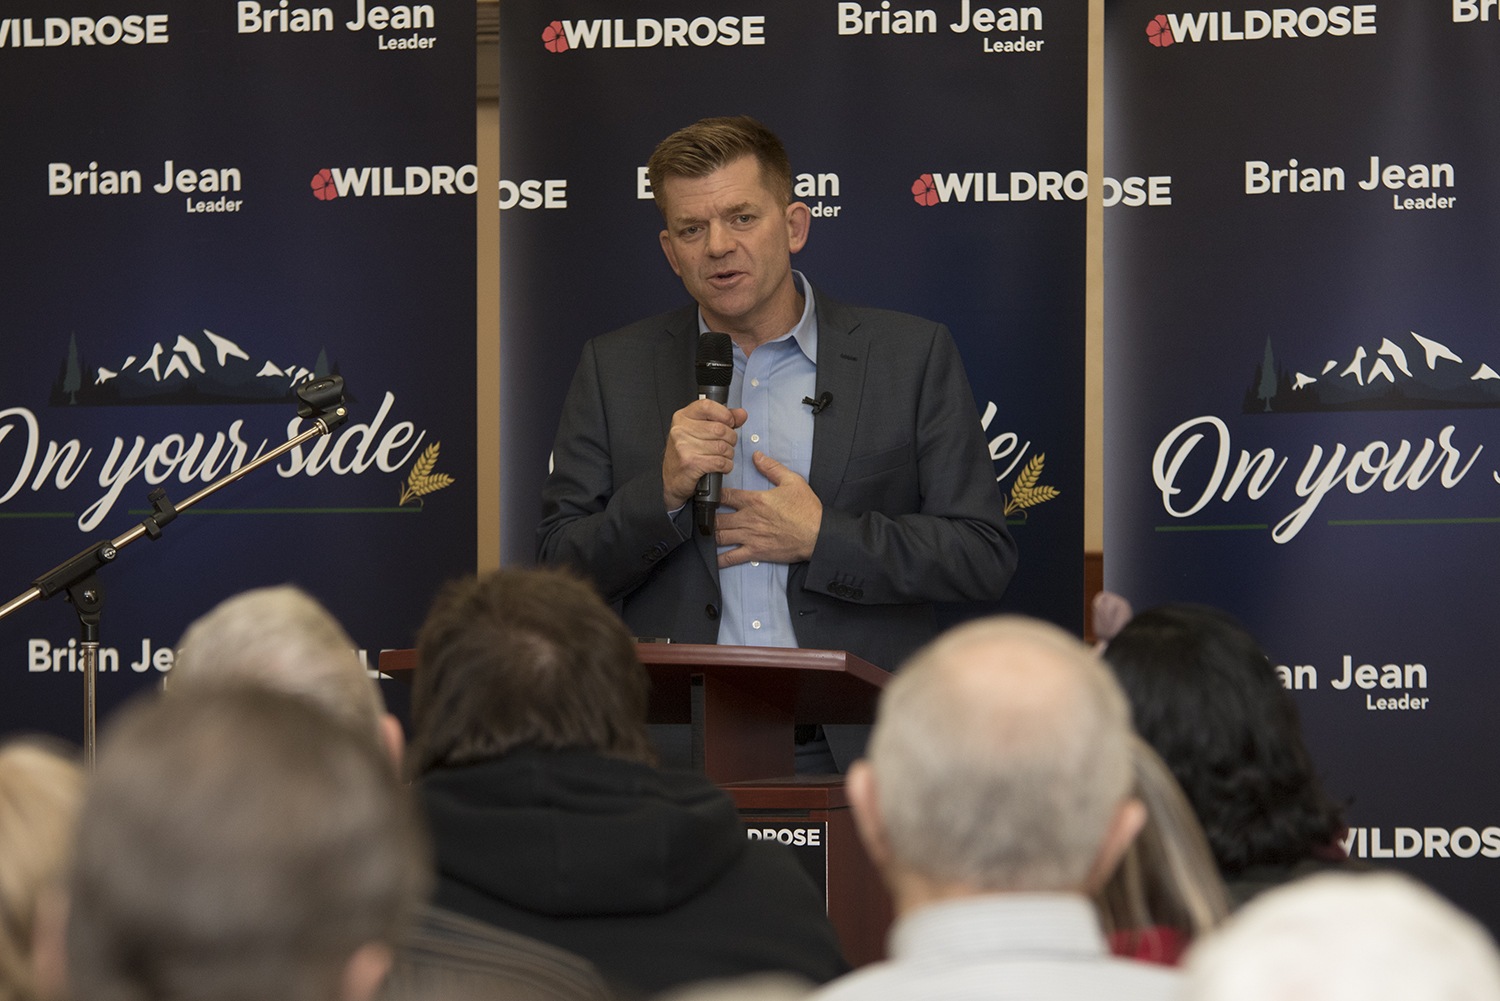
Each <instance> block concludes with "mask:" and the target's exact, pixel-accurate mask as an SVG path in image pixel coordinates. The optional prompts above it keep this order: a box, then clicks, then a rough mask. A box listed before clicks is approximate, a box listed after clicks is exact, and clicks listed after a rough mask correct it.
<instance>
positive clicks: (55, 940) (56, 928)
mask: <svg viewBox="0 0 1500 1001" xmlns="http://www.w3.org/2000/svg"><path fill="white" fill-rule="evenodd" d="M31 973H32V979H33V981H34V982H35V984H36V990H37V996H38V997H42V998H64V997H67V996H68V895H67V893H66V892H65V891H64V890H63V889H62V887H60V886H50V887H47V888H46V889H44V890H43V891H42V892H41V895H40V896H38V897H37V902H36V916H35V917H34V918H33V919H32V931H31Z"/></svg>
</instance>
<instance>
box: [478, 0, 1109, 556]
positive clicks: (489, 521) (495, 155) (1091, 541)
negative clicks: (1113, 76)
mask: <svg viewBox="0 0 1500 1001" xmlns="http://www.w3.org/2000/svg"><path fill="white" fill-rule="evenodd" d="M1103 36H1104V0H1089V124H1088V171H1089V177H1090V178H1091V179H1093V181H1092V183H1091V184H1090V185H1089V190H1090V195H1089V202H1088V233H1087V241H1086V246H1087V251H1086V252H1087V256H1088V265H1087V275H1088V285H1087V288H1088V291H1087V295H1088V301H1087V306H1086V311H1085V318H1086V325H1087V364H1086V366H1085V372H1084V384H1085V392H1086V401H1087V402H1086V405H1085V434H1084V460H1085V470H1084V491H1085V497H1084V535H1083V542H1084V550H1085V551H1088V552H1099V551H1101V550H1102V549H1103V546H1104V513H1103V506H1104V485H1103V480H1104V442H1103V436H1104V433H1103V424H1104V387H1103V376H1104V338H1103V328H1104V320H1103V317H1104V265H1103V260H1104V252H1103V215H1104V211H1103V209H1102V207H1101V205H1100V196H1099V189H1100V184H1099V179H1100V178H1102V177H1103V176H1104V169H1103V166H1104V153H1103V150H1104V126H1103V104H1104V102H1103V91H1104V87H1103V74H1104V42H1103ZM479 57H480V59H481V60H484V59H490V60H498V58H499V55H498V49H497V48H495V47H493V46H486V45H483V44H482V45H481V46H480V49H479ZM481 76H483V74H481ZM477 135H478V147H479V148H478V153H477V155H478V159H477V160H476V161H475V162H476V163H477V164H478V166H479V190H480V192H481V194H480V197H479V200H478V202H479V205H478V209H479V220H478V239H479V336H478V351H477V356H476V359H475V361H476V365H475V371H476V373H477V379H478V386H477V393H478V400H479V436H478V441H479V467H478V474H479V485H478V486H479V490H478V496H479V510H478V519H479V552H478V564H477V565H478V568H479V569H480V570H485V569H489V568H492V567H495V566H497V565H498V564H499V561H500V428H499V425H500V403H499V372H500V335H499V331H500V313H499V309H500V293H499V288H500V235H499V233H500V227H499V218H500V212H499V206H498V204H497V199H498V193H497V191H496V185H497V183H498V182H499V179H500V175H499V159H500V110H499V103H498V102H497V101H496V100H494V99H493V98H492V97H490V96H482V97H481V99H480V100H479V106H478V129H477ZM485 192H488V193H489V194H488V196H486V195H485V194H484V193H485Z"/></svg>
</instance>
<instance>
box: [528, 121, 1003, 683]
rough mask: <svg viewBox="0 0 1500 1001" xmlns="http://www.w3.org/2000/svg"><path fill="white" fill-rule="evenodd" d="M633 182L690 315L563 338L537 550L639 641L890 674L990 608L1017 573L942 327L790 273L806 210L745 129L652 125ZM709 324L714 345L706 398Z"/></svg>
mask: <svg viewBox="0 0 1500 1001" xmlns="http://www.w3.org/2000/svg"><path fill="white" fill-rule="evenodd" d="M647 173H648V176H649V178H650V181H651V190H652V193H653V196H654V198H655V199H656V205H657V208H658V209H659V210H660V211H661V213H662V218H663V220H664V223H665V228H664V229H663V230H662V231H661V235H660V239H661V247H662V251H663V253H665V254H666V258H667V262H668V263H669V264H670V265H671V266H672V270H673V271H675V272H676V273H677V274H678V275H679V276H680V277H681V278H682V282H683V285H684V286H685V287H686V288H687V291H688V294H689V295H690V296H692V298H693V300H694V303H693V304H691V305H688V306H684V307H682V308H680V309H677V310H675V311H673V312H670V313H665V314H662V315H660V316H655V317H652V318H650V319H647V320H641V321H639V322H637V323H633V324H631V325H630V326H627V327H624V328H622V329H620V330H616V331H614V332H613V333H609V334H605V335H604V336H602V337H598V338H595V339H593V340H592V341H590V342H589V343H588V344H587V345H585V346H584V349H583V355H582V358H581V360H580V362H579V365H578V369H577V372H576V373H575V374H574V377H573V383H572V386H571V387H570V388H569V390H568V395H567V399H566V401H565V403H564V405H563V412H562V418H561V422H560V424H559V426H558V431H557V438H556V442H555V444H554V450H553V471H552V473H551V474H550V475H549V476H548V478H547V481H546V484H545V486H544V487H543V489H542V502H543V513H542V521H541V524H540V526H539V528H538V530H537V537H538V558H539V559H540V561H541V562H543V563H551V564H566V565H569V566H572V567H574V568H575V569H577V570H578V571H580V572H582V573H584V574H587V575H588V576H589V577H590V578H592V579H593V580H594V582H595V583H596V585H597V586H598V587H599V589H600V591H601V592H602V593H603V595H604V597H605V598H606V600H608V601H611V602H613V603H615V605H616V607H617V608H618V609H619V610H620V612H621V614H622V615H623V617H624V619H625V622H626V623H627V624H628V625H629V626H630V628H631V630H632V631H633V632H634V633H635V635H636V636H638V637H643V638H664V639H670V640H671V641H673V642H675V643H721V644H733V645H745V646H782V647H792V646H796V647H806V648H817V649H830V650H847V651H849V652H850V653H853V654H855V655H857V656H859V657H862V658H864V659H865V660H867V661H869V662H871V663H873V664H875V665H877V666H879V667H884V668H887V669H893V668H895V667H896V666H897V665H898V664H900V662H901V661H902V660H903V659H905V658H906V656H907V655H908V654H910V653H911V652H912V651H914V650H915V649H916V648H917V647H919V646H921V645H922V644H923V643H924V642H926V641H927V640H928V639H930V638H931V637H932V636H933V634H934V633H935V632H936V629H937V625H936V622H935V619H934V610H933V603H934V602H939V601H970V600H985V599H995V598H998V597H999V596H1000V595H1001V594H1002V593H1003V592H1004V590H1005V586H1006V584H1007V583H1008V582H1009V580H1010V577H1011V574H1012V572H1013V571H1014V569H1015V565H1016V550H1015V543H1014V542H1013V541H1012V539H1011V537H1010V534H1009V533H1008V532H1007V530H1006V528H1005V518H1004V513H1003V512H1004V505H1003V502H1002V500H1001V496H1000V491H999V488H998V486H997V485H996V482H995V471H994V466H993V463H992V462H991V461H990V458H989V453H988V450H987V448H986V446H985V442H984V437H983V434H982V432H981V428H980V424H979V415H978V413H977V411H976V409H975V406H974V397H973V391H972V390H971V389H970V387H969V382H968V379H967V377H966V376H965V374H964V370H963V363H962V361H961V359H960V358H959V355H958V351H957V348H956V347H955V346H954V344H953V340H952V337H951V335H950V334H949V333H948V330H947V328H946V327H944V326H942V325H941V324H937V323H934V322H932V321H930V320H923V319H920V318H918V317H915V316H909V315H906V314H902V313H894V312H890V311H887V310H879V309H867V308H862V307H855V306H847V305H844V304H842V303H839V302H836V301H834V300H833V299H831V298H830V297H829V296H828V295H826V294H825V293H824V292H823V291H822V290H820V289H815V288H814V287H813V286H812V284H811V283H810V282H808V281H807V279H806V278H804V277H803V276H802V274H801V273H800V272H796V271H793V270H792V266H791V255H792V254H795V253H797V252H798V251H799V250H801V249H802V247H803V246H804V244H805V243H806V242H807V237H808V227H809V224H810V221H811V216H810V210H809V209H808V207H807V205H806V204H804V203H802V202H798V201H793V200H792V171H791V165H790V162H789V161H788V159H787V155H786V152H785V150H784V149H783V147H782V144H781V141H780V140H779V139H778V138H777V137H776V136H775V135H774V134H773V133H771V132H770V130H768V129H767V128H766V127H765V126H763V125H761V124H760V123H759V122H757V121H755V120H754V119H752V118H748V117H737V118H707V119H703V120H702V121H699V122H697V123H695V124H693V125H690V126H688V127H687V128H685V129H682V130H680V131H678V132H675V133H673V134H672V135H670V136H668V137H667V138H666V139H665V140H663V141H662V143H661V144H660V145H659V146H657V148H656V151H655V152H654V153H652V155H651V159H650V161H649V163H648V165H647ZM710 331H712V332H718V333H723V334H727V335H729V338H730V339H731V341H732V363H733V376H732V379H731V381H730V382H729V385H728V391H727V393H724V392H722V391H720V392H719V393H718V394H717V395H718V396H719V397H720V399H719V400H716V399H715V398H714V395H715V394H713V393H709V392H706V391H705V390H706V389H708V388H709V387H705V386H702V385H701V384H702V383H703V380H704V378H705V377H704V375H703V372H704V369H705V359H704V358H703V357H702V354H703V350H712V348H708V349H700V334H704V333H705V332H710ZM710 342H711V339H709V338H706V337H705V338H702V341H701V343H710ZM720 343H722V342H720ZM726 360H730V359H726ZM710 367H712V365H711V363H710ZM703 397H706V398H703ZM720 400H722V402H721V401H720ZM718 477H722V492H721V494H720V495H719V497H718V498H717V500H718V501H719V506H718V508H717V510H715V507H714V505H713V504H712V502H711V500H705V497H707V496H710V495H711V492H712V491H711V490H710V488H709V486H708V484H709V483H710V482H712V481H716V480H717V479H718ZM717 488H718V484H717V482H713V489H714V490H717ZM695 495H696V496H697V497H698V499H697V500H695ZM695 522H696V523H697V524H698V525H699V526H700V528H695ZM704 529H707V532H706V534H705V531H704Z"/></svg>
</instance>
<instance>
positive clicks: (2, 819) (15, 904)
mask: <svg viewBox="0 0 1500 1001" xmlns="http://www.w3.org/2000/svg"><path fill="white" fill-rule="evenodd" d="M83 787H84V776H83V770H82V769H81V768H80V767H79V766H78V764H77V763H76V762H74V761H73V760H72V758H70V757H69V756H68V755H66V754H65V753H64V752H63V750H62V749H61V747H60V746H59V747H54V746H53V745H52V744H50V743H46V742H43V741H41V740H38V739H30V738H22V739H17V740H11V741H8V742H6V743H5V744H4V745H0V918H3V920H0V1001H30V999H32V998H35V997H36V996H37V992H36V984H35V982H34V980H33V976H32V972H33V971H32V967H31V956H32V940H33V937H34V935H35V932H36V914H37V902H38V901H39V900H40V899H41V897H42V895H43V894H44V893H45V892H47V891H48V890H49V889H52V888H54V887H57V886H60V885H61V883H62V880H63V875H64V870H65V869H66V868H67V865H68V861H69V856H70V854H71V851H72V845H73V831H74V827H75V825H76V823H77V820H78V812H79V809H80V808H81V806H82V804H83Z"/></svg>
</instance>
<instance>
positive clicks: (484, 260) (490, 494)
mask: <svg viewBox="0 0 1500 1001" xmlns="http://www.w3.org/2000/svg"><path fill="white" fill-rule="evenodd" d="M479 52H480V56H481V57H483V55H484V53H485V49H484V48H483V47H481V48H480V50H479ZM489 52H490V58H498V55H497V53H496V50H494V49H490V50H489ZM477 125H478V127H477V129H476V130H475V134H476V136H477V138H478V144H479V149H478V152H477V156H478V159H476V160H475V161H474V162H475V164H476V165H477V166H478V167H479V198H478V202H479V224H478V237H479V275H478V277H479V337H478V339H477V342H476V343H477V345H478V349H477V351H476V352H475V358H474V372H475V375H476V377H477V387H476V391H477V398H478V400H479V436H478V441H479V465H478V475H479V490H478V500H479V512H478V515H479V554H478V560H477V562H476V568H477V569H479V570H492V569H494V568H495V567H497V566H499V565H500V196H499V188H498V185H499V183H500V104H499V102H498V101H493V100H481V101H480V102H479V118H478V123H477Z"/></svg>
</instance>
